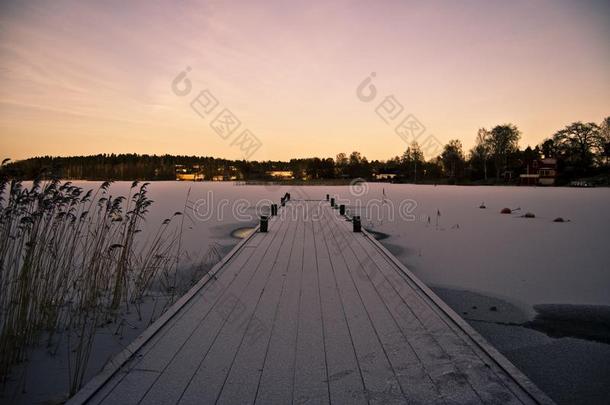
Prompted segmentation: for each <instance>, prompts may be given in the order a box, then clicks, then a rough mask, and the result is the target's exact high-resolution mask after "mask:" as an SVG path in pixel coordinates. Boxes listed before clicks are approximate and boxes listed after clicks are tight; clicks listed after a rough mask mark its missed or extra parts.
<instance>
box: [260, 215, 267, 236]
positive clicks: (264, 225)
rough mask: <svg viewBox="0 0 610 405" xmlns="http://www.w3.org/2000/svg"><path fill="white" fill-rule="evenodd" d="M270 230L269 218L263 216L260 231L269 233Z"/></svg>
mask: <svg viewBox="0 0 610 405" xmlns="http://www.w3.org/2000/svg"><path fill="white" fill-rule="evenodd" d="M268 229H269V217H268V216H266V215H261V226H260V231H261V232H267V230H268Z"/></svg>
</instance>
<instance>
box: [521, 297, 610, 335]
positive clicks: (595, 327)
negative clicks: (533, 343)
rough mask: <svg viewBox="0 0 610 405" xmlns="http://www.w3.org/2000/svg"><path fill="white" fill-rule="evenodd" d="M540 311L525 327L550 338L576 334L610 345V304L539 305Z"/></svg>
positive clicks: (537, 307)
mask: <svg viewBox="0 0 610 405" xmlns="http://www.w3.org/2000/svg"><path fill="white" fill-rule="evenodd" d="M534 309H535V310H536V312H537V314H536V316H535V317H534V319H533V320H531V321H529V322H525V323H524V324H523V326H525V327H527V328H530V329H534V330H537V331H539V332H543V333H545V334H546V335H548V336H550V337H555V338H563V337H574V338H579V339H584V340H591V341H595V342H600V343H605V344H610V306H608V305H569V304H544V305H535V306H534Z"/></svg>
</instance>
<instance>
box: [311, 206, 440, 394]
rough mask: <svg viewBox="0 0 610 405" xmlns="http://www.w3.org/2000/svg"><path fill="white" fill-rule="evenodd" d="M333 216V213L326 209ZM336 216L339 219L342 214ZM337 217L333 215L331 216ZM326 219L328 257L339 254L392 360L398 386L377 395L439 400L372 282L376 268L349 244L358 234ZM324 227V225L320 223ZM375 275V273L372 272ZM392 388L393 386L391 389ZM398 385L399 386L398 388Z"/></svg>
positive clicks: (389, 359) (426, 374) (387, 354)
mask: <svg viewBox="0 0 610 405" xmlns="http://www.w3.org/2000/svg"><path fill="white" fill-rule="evenodd" d="M329 214H330V216H331V217H332V216H333V215H335V214H336V213H334V212H331V213H329ZM338 220H342V218H341V217H339V218H338ZM333 221H336V219H333ZM330 222H331V221H330V220H329V221H324V223H328V224H329V226H327V227H326V228H327V229H328V231H327V232H325V235H327V236H328V240H327V242H328V247H329V250H330V255H331V257H336V258H342V261H343V262H344V263H345V265H342V263H341V260H337V262H338V265H337V268H338V269H343V271H347V273H349V276H350V279H351V282H352V283H353V285H354V287H355V289H356V291H357V293H358V296H359V297H360V300H361V302H362V306H363V307H364V309H365V310H366V312H367V315H368V317H369V320H370V322H371V324H372V326H373V329H374V330H375V334H376V337H377V339H378V340H379V342H380V343H381V345H382V347H383V350H384V353H385V355H386V357H387V359H388V361H389V362H390V364H391V367H392V370H393V372H394V376H395V378H396V380H397V381H398V382H399V384H400V387H391V386H390V387H388V388H389V389H386V391H385V392H383V393H382V394H381V396H380V398H381V399H382V400H383V401H388V400H391V399H395V398H396V397H398V396H399V399H403V397H406V398H409V399H410V400H412V401H414V402H416V403H435V402H441V399H442V398H441V395H440V393H439V391H438V390H437V389H436V387H435V385H434V384H433V382H432V379H431V378H430V376H429V375H428V373H427V372H426V370H425V369H424V368H423V366H422V364H421V360H420V359H419V357H418V356H417V355H416V353H415V351H414V350H413V348H412V347H411V345H410V344H409V341H408V339H407V337H406V336H405V335H404V334H403V333H402V331H401V329H400V328H399V326H398V324H397V322H396V319H395V318H394V316H393V314H392V312H391V310H390V308H389V307H388V306H387V304H386V303H385V302H384V301H383V299H382V297H381V296H380V294H379V292H378V291H377V289H376V288H375V285H374V284H373V283H372V278H371V277H370V273H371V272H372V271H375V269H374V268H373V266H374V263H372V262H371V261H370V260H362V257H361V255H360V254H359V253H362V252H361V251H358V253H356V252H355V251H354V250H353V249H352V246H350V245H349V242H350V241H351V240H355V239H360V238H361V235H358V234H356V235H355V234H352V233H351V232H349V231H348V230H347V229H346V227H344V226H339V225H338V224H330ZM323 227H324V226H323ZM373 275H374V273H373ZM392 388H393V389H392ZM398 388H400V390H399V389H398Z"/></svg>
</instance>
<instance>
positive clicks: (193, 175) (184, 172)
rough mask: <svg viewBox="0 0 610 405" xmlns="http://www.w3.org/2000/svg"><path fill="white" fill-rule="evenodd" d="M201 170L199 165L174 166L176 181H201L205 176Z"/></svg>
mask: <svg viewBox="0 0 610 405" xmlns="http://www.w3.org/2000/svg"><path fill="white" fill-rule="evenodd" d="M202 169H203V168H202V167H201V166H200V165H192V166H185V165H176V166H175V171H176V180H178V181H203V180H204V178H205V175H204V174H203V170H202Z"/></svg>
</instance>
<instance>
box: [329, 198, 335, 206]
mask: <svg viewBox="0 0 610 405" xmlns="http://www.w3.org/2000/svg"><path fill="white" fill-rule="evenodd" d="M330 206H331V207H334V206H335V197H332V198H331V199H330Z"/></svg>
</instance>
